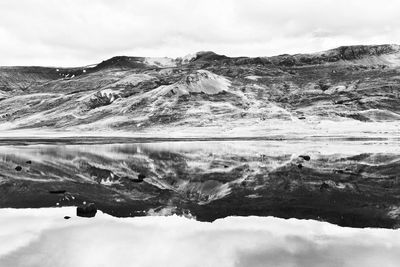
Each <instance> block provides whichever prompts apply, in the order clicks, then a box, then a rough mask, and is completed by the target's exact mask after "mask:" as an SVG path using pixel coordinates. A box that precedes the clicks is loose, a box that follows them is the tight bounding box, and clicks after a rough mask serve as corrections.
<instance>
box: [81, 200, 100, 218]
mask: <svg viewBox="0 0 400 267" xmlns="http://www.w3.org/2000/svg"><path fill="white" fill-rule="evenodd" d="M96 213H97V208H96V205H95V204H94V203H88V204H84V205H81V206H78V207H77V208H76V215H77V216H79V217H87V218H91V217H94V216H95V215H96Z"/></svg>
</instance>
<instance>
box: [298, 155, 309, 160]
mask: <svg viewBox="0 0 400 267" xmlns="http://www.w3.org/2000/svg"><path fill="white" fill-rule="evenodd" d="M299 157H300V158H303V159H304V160H307V161H309V160H310V159H311V158H310V156H307V155H300V156H299Z"/></svg>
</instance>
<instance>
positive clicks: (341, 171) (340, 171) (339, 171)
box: [336, 170, 344, 174]
mask: <svg viewBox="0 0 400 267" xmlns="http://www.w3.org/2000/svg"><path fill="white" fill-rule="evenodd" d="M336 172H337V173H341V174H342V173H344V171H343V170H337V171H336Z"/></svg>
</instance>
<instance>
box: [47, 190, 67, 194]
mask: <svg viewBox="0 0 400 267" xmlns="http://www.w3.org/2000/svg"><path fill="white" fill-rule="evenodd" d="M65 192H67V191H65V190H50V191H49V193H50V194H65Z"/></svg>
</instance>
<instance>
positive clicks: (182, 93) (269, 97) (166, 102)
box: [0, 45, 400, 137]
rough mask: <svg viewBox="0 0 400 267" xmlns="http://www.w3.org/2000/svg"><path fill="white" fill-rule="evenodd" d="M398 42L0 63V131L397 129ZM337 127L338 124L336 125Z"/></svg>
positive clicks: (286, 132)
mask: <svg viewBox="0 0 400 267" xmlns="http://www.w3.org/2000/svg"><path fill="white" fill-rule="evenodd" d="M399 66H400V46H398V45H379V46H342V47H338V48H335V49H331V50H327V51H325V52H318V53H313V54H295V55H279V56H274V57H255V58H248V57H234V58H231V57H227V56H224V55H218V54H216V53H214V52H210V51H206V52H199V53H196V54H194V55H191V56H189V57H184V58H178V59H169V58H146V57H127V56H118V57H113V58H110V59H108V60H105V61H102V62H101V63H99V64H97V65H89V66H85V67H78V68H46V67H0V109H1V112H0V131H3V132H4V131H14V130H22V129H25V130H28V129H29V130H34V131H58V132H59V131H62V132H65V131H72V132H76V133H77V134H79V133H82V132H98V133H101V132H108V131H111V132H113V133H115V134H117V133H118V132H125V133H127V134H135V135H144V136H148V135H151V136H153V137H154V136H158V135H162V136H166V135H168V136H170V135H172V136H175V135H176V136H184V137H185V136H200V137H201V136H211V137H214V136H227V137H231V136H266V135H268V136H269V135H274V136H293V135H294V136H295V135H296V134H300V135H303V136H315V135H318V136H319V135H322V136H330V135H334V136H337V135H342V133H341V131H340V129H341V128H342V129H344V130H345V132H344V133H343V135H344V136H349V135H351V136H352V135H356V136H362V135H367V136H369V135H373V136H376V135H379V136H381V135H384V136H396V135H397V134H398V129H399V116H400V108H399V106H400V105H399V104H400V101H399V87H400V78H399V77H400V69H399ZM335 125H336V126H335Z"/></svg>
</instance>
